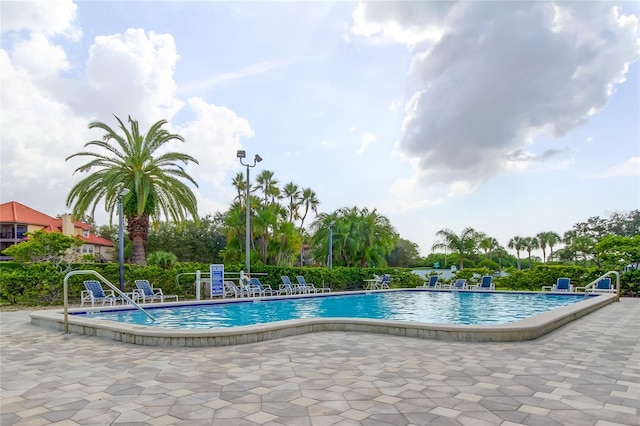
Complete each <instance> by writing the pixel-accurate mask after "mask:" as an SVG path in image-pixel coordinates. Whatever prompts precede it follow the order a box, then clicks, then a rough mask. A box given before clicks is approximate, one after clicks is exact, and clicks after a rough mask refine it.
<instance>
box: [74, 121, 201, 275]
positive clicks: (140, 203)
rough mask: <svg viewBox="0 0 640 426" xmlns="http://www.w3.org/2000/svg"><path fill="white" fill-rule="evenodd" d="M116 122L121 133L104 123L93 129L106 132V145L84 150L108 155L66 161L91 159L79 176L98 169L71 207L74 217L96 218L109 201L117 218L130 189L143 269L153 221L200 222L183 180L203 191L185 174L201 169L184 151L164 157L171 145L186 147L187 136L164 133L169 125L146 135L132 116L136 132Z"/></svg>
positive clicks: (129, 210)
mask: <svg viewBox="0 0 640 426" xmlns="http://www.w3.org/2000/svg"><path fill="white" fill-rule="evenodd" d="M114 117H115V116H114ZM115 118H116V120H117V121H118V124H119V130H120V131H121V132H122V133H121V134H118V132H116V131H115V130H114V129H112V128H111V127H109V126H108V125H107V124H105V123H102V122H99V121H96V122H92V123H90V124H89V129H101V130H103V131H104V132H105V134H104V136H103V137H102V139H101V140H94V141H91V142H87V143H86V144H85V145H84V146H85V147H89V146H91V147H97V148H100V149H101V150H103V151H104V152H102V153H95V152H88V151H82V152H78V153H76V154H73V155H70V156H69V157H67V160H70V159H71V158H74V157H91V158H92V159H91V160H90V161H89V162H88V163H86V164H84V165H82V166H80V167H78V168H77V169H76V170H75V171H74V174H75V173H76V172H90V171H91V170H92V169H97V170H95V171H94V172H93V173H91V174H90V175H89V176H87V177H85V178H84V179H82V180H81V181H80V182H78V183H77V184H76V185H75V186H74V187H73V188H72V189H71V191H70V192H69V195H68V196H67V206H71V205H72V204H73V210H72V213H73V215H74V216H75V217H81V216H82V215H84V214H85V213H86V212H87V211H88V210H90V211H91V216H93V215H94V212H95V209H96V206H97V205H98V203H99V202H100V201H101V200H102V199H103V198H104V201H105V207H106V210H107V211H108V212H110V214H111V216H112V217H113V214H114V211H115V209H116V208H117V204H118V198H119V194H120V193H121V191H122V190H123V189H128V190H129V191H130V192H129V194H127V195H125V196H124V197H123V212H124V216H125V217H126V218H127V230H128V231H129V238H130V239H131V241H132V243H133V262H134V263H136V264H139V265H143V264H145V263H146V253H145V251H146V243H147V237H148V233H149V222H150V219H151V218H152V219H154V221H155V220H159V219H160V217H161V216H164V217H166V218H169V219H171V220H173V221H175V222H178V221H182V220H185V219H187V218H188V216H191V217H192V218H193V219H194V220H196V221H197V220H198V212H197V201H196V197H195V195H194V194H193V192H192V191H191V189H190V188H189V187H188V186H187V185H186V184H185V183H184V182H183V181H182V180H186V181H188V182H190V183H192V184H193V185H194V186H195V187H198V184H197V183H196V182H195V180H193V178H192V177H191V176H189V175H188V174H187V172H186V171H185V169H184V167H185V166H186V165H188V164H189V162H193V163H196V164H198V160H196V159H195V158H193V157H191V156H190V155H187V154H182V153H179V152H164V153H159V152H158V151H160V152H162V148H163V147H164V145H165V144H167V143H169V142H171V141H174V140H177V141H181V142H184V138H183V137H182V136H180V135H177V134H173V133H169V132H168V131H167V130H165V129H163V128H162V126H164V125H165V124H166V123H167V121H166V120H160V121H158V122H156V123H154V124H153V125H151V127H150V128H149V130H148V131H147V133H146V134H141V133H140V130H139V127H138V122H137V121H135V120H132V119H131V117H129V119H128V122H129V125H130V126H131V129H128V128H127V127H126V126H125V124H124V123H123V122H122V120H120V119H119V118H118V117H115ZM180 163H182V164H180Z"/></svg>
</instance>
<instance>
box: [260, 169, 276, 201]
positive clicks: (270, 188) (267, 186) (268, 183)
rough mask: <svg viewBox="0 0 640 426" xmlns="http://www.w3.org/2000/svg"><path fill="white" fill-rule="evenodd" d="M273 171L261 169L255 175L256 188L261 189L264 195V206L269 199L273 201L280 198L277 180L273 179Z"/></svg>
mask: <svg viewBox="0 0 640 426" xmlns="http://www.w3.org/2000/svg"><path fill="white" fill-rule="evenodd" d="M273 176H274V173H273V172H272V171H270V170H263V171H261V172H260V174H259V175H258V176H257V177H256V182H257V183H256V188H258V189H260V190H262V194H263V195H264V200H263V201H264V204H263V205H264V206H265V207H266V206H267V205H269V201H271V203H274V202H275V200H276V199H278V198H280V187H279V186H278V181H277V180H276V179H274V177H273Z"/></svg>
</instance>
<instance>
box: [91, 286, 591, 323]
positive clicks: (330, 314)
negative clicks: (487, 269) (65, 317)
mask: <svg viewBox="0 0 640 426" xmlns="http://www.w3.org/2000/svg"><path fill="white" fill-rule="evenodd" d="M582 300H584V295H557V294H539V293H486V292H482V293H480V292H458V291H456V292H450V291H447V292H433V291H421V292H416V291H395V292H377V293H360V294H349V295H339V296H330V297H327V296H324V297H321V296H317V297H308V298H304V299H300V298H294V299H290V298H288V299H273V298H268V299H262V300H259V301H257V303H256V302H254V301H251V300H249V301H247V300H243V301H242V302H240V303H238V302H234V303H212V304H205V305H184V306H171V307H163V308H154V307H151V309H148V311H149V312H150V313H151V314H152V315H153V316H154V317H155V319H156V320H155V321H152V320H151V319H150V318H149V317H148V316H147V315H145V314H144V313H143V312H140V311H139V310H136V309H128V310H124V311H123V310H119V311H99V312H87V313H83V314H81V315H84V316H87V317H90V318H94V319H104V320H111V321H119V322H125V323H130V324H135V325H146V326H153V327H162V328H171V329H213V328H221V327H222V328H225V327H240V326H250V325H256V324H266V323H271V322H276V321H287V320H296V319H307V318H365V319H379V320H397V321H410V322H422V323H437V324H463V325H472V324H476V325H477V324H481V325H484V324H509V323H512V322H515V321H518V320H521V319H524V318H529V317H532V316H535V315H538V314H540V313H543V312H547V311H550V310H552V309H555V308H558V307H561V306H567V305H569V304H572V303H576V302H579V301H582Z"/></svg>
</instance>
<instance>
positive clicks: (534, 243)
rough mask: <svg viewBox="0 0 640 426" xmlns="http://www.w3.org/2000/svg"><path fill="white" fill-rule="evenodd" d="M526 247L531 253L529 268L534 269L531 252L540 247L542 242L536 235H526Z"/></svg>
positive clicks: (524, 242)
mask: <svg viewBox="0 0 640 426" xmlns="http://www.w3.org/2000/svg"><path fill="white" fill-rule="evenodd" d="M523 245H524V249H525V250H526V251H527V253H529V269H533V264H532V263H531V252H532V251H533V250H535V249H537V248H540V242H539V241H538V239H537V238H536V237H525V238H524V241H523Z"/></svg>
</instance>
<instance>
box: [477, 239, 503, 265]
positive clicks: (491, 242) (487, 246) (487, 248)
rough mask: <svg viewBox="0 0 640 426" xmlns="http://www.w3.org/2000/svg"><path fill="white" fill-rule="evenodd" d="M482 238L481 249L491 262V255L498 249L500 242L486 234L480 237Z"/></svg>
mask: <svg viewBox="0 0 640 426" xmlns="http://www.w3.org/2000/svg"><path fill="white" fill-rule="evenodd" d="M478 237H479V238H480V248H481V249H482V250H483V251H484V255H485V257H486V258H487V259H489V260H491V256H490V254H491V253H493V251H494V250H495V249H497V248H498V246H499V245H500V244H498V240H496V239H495V238H493V237H488V236H487V235H485V234H480V235H478Z"/></svg>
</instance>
